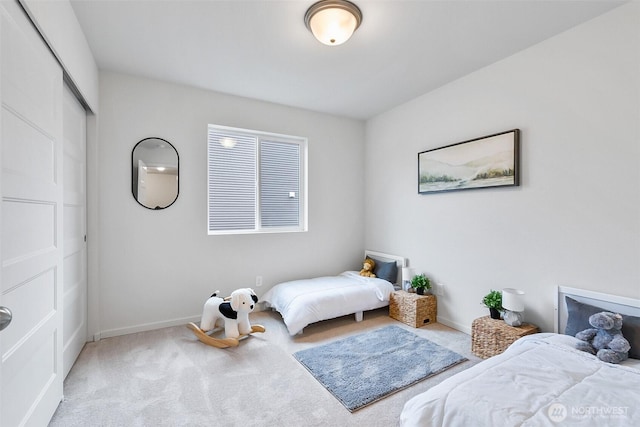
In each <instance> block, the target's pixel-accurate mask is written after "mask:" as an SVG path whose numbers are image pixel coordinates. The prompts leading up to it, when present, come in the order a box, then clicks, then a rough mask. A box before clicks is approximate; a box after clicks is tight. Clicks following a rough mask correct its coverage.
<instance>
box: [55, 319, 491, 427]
mask: <svg viewBox="0 0 640 427" xmlns="http://www.w3.org/2000/svg"><path fill="white" fill-rule="evenodd" d="M251 322H252V323H258V324H262V325H264V326H265V327H266V329H267V330H266V332H265V333H262V334H254V335H253V336H251V337H249V338H247V339H245V340H243V341H242V342H241V343H240V345H239V346H238V347H235V348H228V349H217V348H214V347H210V346H207V345H205V344H202V343H201V342H199V341H198V340H197V339H196V338H195V336H194V335H193V333H192V332H191V331H190V330H189V329H187V328H186V326H177V327H172V328H164V329H159V330H155V331H149V332H142V333H136V334H131V335H124V336H119V337H113V338H107V339H103V340H101V341H98V342H94V343H88V344H87V345H86V346H85V348H84V349H83V351H82V352H81V354H80V357H79V358H78V360H77V361H76V364H75V365H74V366H73V368H72V369H71V372H70V373H69V375H68V376H67V378H66V380H65V383H64V396H65V397H64V400H63V401H62V402H61V403H60V406H59V407H58V410H57V411H56V413H55V415H54V417H53V419H52V420H51V423H50V426H52V427H73V426H82V427H85V426H127V427H129V426H145V427H146V426H171V427H173V426H230V427H231V426H283V427H287V426H301V425H304V426H365V425H366V426H372V427H377V426H379V427H386V426H396V425H397V423H398V420H399V415H400V412H401V411H402V407H403V405H404V403H405V402H406V401H407V400H409V399H410V398H411V397H413V396H415V395H416V394H419V393H421V392H423V391H425V390H427V389H429V388H430V387H432V386H434V385H436V384H438V383H439V382H441V381H442V380H443V379H445V378H447V377H449V376H451V375H453V374H455V373H457V372H459V371H461V370H464V369H467V368H469V367H471V366H473V365H474V364H476V363H477V362H479V361H480V359H478V358H477V357H475V356H474V355H473V354H472V353H471V340H470V337H469V336H468V335H466V334H464V333H462V332H458V331H455V330H453V329H451V328H448V327H446V326H443V325H441V324H438V323H434V324H431V325H427V326H424V327H422V328H419V329H414V328H411V327H409V326H406V325H404V324H402V323H400V322H397V321H395V320H393V319H391V318H389V317H388V309H387V308H383V309H379V310H374V311H372V312H367V313H365V315H364V321H362V322H355V321H354V319H353V316H345V317H341V318H338V319H333V320H329V321H325V322H320V323H317V324H314V325H310V326H308V327H307V328H305V330H304V334H303V335H299V336H296V337H290V336H289V335H288V333H287V330H286V327H285V325H284V323H283V322H282V319H281V318H280V315H279V314H278V313H276V312H271V311H265V312H257V313H252V314H251ZM387 325H396V326H399V327H401V328H403V329H406V330H409V331H412V332H414V333H415V334H417V335H419V336H421V337H424V338H427V339H429V340H431V341H433V342H434V343H437V344H439V345H441V346H443V347H446V348H448V349H450V350H453V351H455V352H457V353H459V354H460V355H462V356H464V357H466V358H467V359H469V360H468V361H466V362H464V363H461V364H459V365H457V366H454V367H453V368H451V369H448V370H446V371H444V372H442V373H440V374H438V375H434V376H432V377H430V378H428V379H426V380H424V381H421V382H419V383H417V384H415V385H413V386H411V387H408V388H406V389H404V390H401V391H399V392H397V393H394V394H392V395H390V396H388V397H386V398H384V399H382V400H379V401H378V402H375V403H373V404H371V405H368V406H366V407H364V408H362V409H360V410H358V411H357V412H354V413H351V412H349V411H348V410H347V409H346V408H345V407H344V406H343V405H342V404H341V403H340V402H339V401H337V400H336V399H335V398H334V397H333V396H332V395H331V394H330V393H329V391H327V390H326V389H325V388H324V387H323V386H322V385H321V384H320V383H318V382H317V381H316V380H315V379H314V378H313V377H312V376H311V375H309V372H308V371H307V370H306V369H305V368H304V367H303V366H302V365H301V364H299V363H298V362H297V361H296V359H295V358H294V357H293V353H295V352H297V351H300V350H304V349H307V348H311V347H315V346H318V345H321V344H326V343H329V342H332V341H335V340H336V339H340V338H345V337H348V336H352V335H356V334H360V333H363V332H367V331H372V330H375V329H378V328H380V327H382V326H387Z"/></svg>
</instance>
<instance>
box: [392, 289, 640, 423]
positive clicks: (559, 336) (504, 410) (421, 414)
mask: <svg viewBox="0 0 640 427" xmlns="http://www.w3.org/2000/svg"><path fill="white" fill-rule="evenodd" d="M557 296H558V298H557V314H558V316H556V322H555V323H556V329H557V331H560V332H561V333H541V334H535V335H528V336H525V337H523V338H521V339H519V340H518V341H516V342H515V343H514V344H512V345H511V346H510V347H509V348H508V349H507V350H506V351H505V352H504V353H502V354H500V355H498V356H495V357H492V358H490V359H487V360H485V361H483V362H480V363H479V364H477V365H475V366H473V367H472V368H469V369H467V370H465V371H462V372H460V373H458V374H456V375H454V376H453V377H450V378H448V379H446V380H444V381H443V382H441V383H440V384H438V385H437V386H435V387H433V388H431V389H429V390H428V391H426V392H424V393H422V394H419V395H417V396H415V397H414V398H412V399H411V400H409V401H408V402H407V403H406V404H405V406H404V408H403V411H402V413H401V416H400V425H401V426H403V427H412V426H416V427H417V426H468V425H474V426H497V425H500V426H553V425H562V426H564V425H583V426H587V425H589V426H591V425H603V426H604V425H606V426H632V425H640V360H639V359H638V357H640V354H639V353H640V317H638V316H640V300H638V299H632V298H622V297H615V296H611V295H606V294H602V293H597V292H591V291H583V290H579V289H575V288H566V287H559V288H558V293H557ZM604 310H609V311H614V312H617V313H621V314H625V315H627V316H625V318H624V321H625V324H624V325H623V334H624V335H625V338H627V339H628V340H629V341H630V342H631V346H632V350H631V351H630V356H631V357H630V358H629V359H627V360H626V361H624V362H623V363H621V364H619V365H614V364H610V363H605V362H602V361H601V360H599V359H598V358H597V357H596V356H594V355H592V354H589V353H586V352H582V351H579V350H576V349H575V344H576V341H577V339H576V338H575V337H573V336H572V335H565V334H564V332H565V330H566V331H567V332H568V333H571V334H572V333H573V331H574V330H575V331H580V330H582V329H585V328H588V327H589V326H588V318H589V316H590V315H591V314H593V313H596V312H600V311H604ZM633 357H635V358H633Z"/></svg>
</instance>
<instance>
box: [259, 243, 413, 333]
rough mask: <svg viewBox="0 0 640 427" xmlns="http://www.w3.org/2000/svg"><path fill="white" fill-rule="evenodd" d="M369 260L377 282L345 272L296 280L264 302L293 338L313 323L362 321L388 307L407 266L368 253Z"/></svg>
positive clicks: (395, 258)
mask: <svg viewBox="0 0 640 427" xmlns="http://www.w3.org/2000/svg"><path fill="white" fill-rule="evenodd" d="M366 257H369V258H372V259H373V260H374V261H375V262H376V266H375V269H374V273H375V274H376V276H377V277H375V278H370V277H363V276H360V274H359V272H358V271H345V272H344V273H342V274H340V275H338V276H326V277H316V278H313V279H304V280H294V281H290V282H284V283H280V284H277V285H275V286H274V287H273V288H271V289H269V290H268V291H267V293H266V294H265V295H264V296H263V297H262V298H261V300H262V301H263V302H265V303H266V305H267V307H271V308H273V309H274V310H277V311H278V312H279V313H280V314H281V315H282V319H283V320H284V323H285V325H286V326H287V329H288V331H289V334H291V335H296V334H299V333H302V330H303V329H304V327H305V326H307V325H310V324H311V323H315V322H320V321H322V320H327V319H333V318H336V317H341V316H346V315H349V314H354V315H355V318H356V321H361V320H362V318H363V312H364V311H368V310H374V309H376V308H381V307H385V306H387V305H389V296H390V295H391V293H392V292H393V291H394V290H395V289H396V288H398V284H399V283H400V278H401V272H402V267H406V265H407V260H406V259H405V258H403V257H399V256H396V255H390V254H385V253H382V252H374V251H365V258H366ZM363 260H364V258H363ZM359 267H361V266H359Z"/></svg>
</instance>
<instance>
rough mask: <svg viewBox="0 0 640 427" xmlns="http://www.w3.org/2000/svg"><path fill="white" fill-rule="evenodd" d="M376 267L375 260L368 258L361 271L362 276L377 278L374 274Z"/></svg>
mask: <svg viewBox="0 0 640 427" xmlns="http://www.w3.org/2000/svg"><path fill="white" fill-rule="evenodd" d="M375 266H376V262H375V261H374V260H372V259H371V258H366V259H365V260H364V263H363V264H362V270H360V275H361V276H364V277H376V275H375V274H373V269H374V268H375Z"/></svg>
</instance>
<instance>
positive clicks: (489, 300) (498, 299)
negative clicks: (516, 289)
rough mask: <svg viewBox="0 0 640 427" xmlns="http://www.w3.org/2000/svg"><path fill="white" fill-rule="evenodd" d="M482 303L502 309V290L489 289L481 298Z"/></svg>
mask: <svg viewBox="0 0 640 427" xmlns="http://www.w3.org/2000/svg"><path fill="white" fill-rule="evenodd" d="M482 303H483V304H484V305H485V306H486V307H489V308H495V309H496V310H502V292H500V291H494V290H491V292H489V293H488V294H486V295H485V296H484V298H482Z"/></svg>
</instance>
